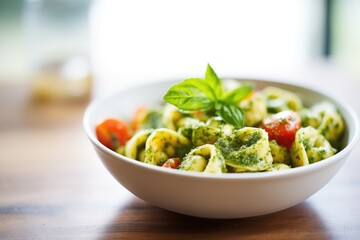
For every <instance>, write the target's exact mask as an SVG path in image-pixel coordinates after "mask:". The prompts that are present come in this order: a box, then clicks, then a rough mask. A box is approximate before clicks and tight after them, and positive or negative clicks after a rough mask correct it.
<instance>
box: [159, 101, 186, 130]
mask: <svg viewBox="0 0 360 240" xmlns="http://www.w3.org/2000/svg"><path fill="white" fill-rule="evenodd" d="M183 118H184V114H183V113H182V112H180V111H179V110H178V109H177V108H176V107H174V106H173V105H170V104H166V106H165V108H164V112H163V116H162V122H163V125H164V127H166V128H169V129H172V130H175V131H176V130H177V129H178V124H179V121H180V120H181V119H183Z"/></svg>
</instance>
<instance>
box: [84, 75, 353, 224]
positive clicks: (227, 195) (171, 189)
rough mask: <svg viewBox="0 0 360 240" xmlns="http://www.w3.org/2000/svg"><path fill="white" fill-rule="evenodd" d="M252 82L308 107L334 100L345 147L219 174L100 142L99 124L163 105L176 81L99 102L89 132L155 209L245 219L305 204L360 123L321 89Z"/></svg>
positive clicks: (88, 117)
mask: <svg viewBox="0 0 360 240" xmlns="http://www.w3.org/2000/svg"><path fill="white" fill-rule="evenodd" d="M247 81H249V80H247ZM252 81H254V84H255V86H256V87H257V88H263V87H265V86H269V85H271V86H278V87H281V88H284V89H288V90H291V91H293V92H296V93H297V94H299V95H300V97H301V98H302V99H303V101H304V104H305V105H312V104H313V103H315V102H319V101H321V100H324V99H326V100H330V101H331V102H333V103H334V104H335V105H336V106H337V107H338V109H339V110H340V112H341V114H342V116H343V117H344V119H345V123H346V128H345V135H344V139H343V143H342V144H343V149H342V150H341V151H340V152H338V153H337V154H336V155H334V156H332V157H330V158H328V159H326V160H323V161H320V162H317V163H315V164H311V165H308V166H303V167H299V168H293V169H290V170H286V171H279V172H261V173H227V174H221V175H216V174H206V173H198V172H186V171H179V170H174V169H167V168H162V167H158V166H153V165H150V164H145V163H142V162H139V161H135V160H133V159H130V158H127V157H124V156H122V155H120V154H117V153H115V152H113V151H111V150H110V149H108V148H106V147H105V146H103V145H102V144H101V143H100V142H99V141H98V140H97V138H96V136H95V126H96V124H98V123H99V122H101V121H102V120H104V119H105V118H108V117H119V118H122V119H124V120H128V119H129V118H130V116H132V114H133V113H134V110H135V108H136V107H137V106H139V105H156V104H160V103H161V102H162V97H163V95H164V94H165V92H166V90H167V89H168V88H169V87H170V86H171V85H172V84H174V83H175V82H158V83H153V84H149V85H143V86H140V87H136V88H132V89H127V90H124V91H120V92H117V93H116V94H114V95H112V96H109V97H106V98H103V99H98V100H96V101H94V102H93V103H91V104H90V106H89V107H88V109H87V110H86V112H85V115H84V119H83V124H84V128H85V131H86V133H87V135H88V137H89V138H90V140H91V142H92V144H93V146H94V147H95V150H96V152H97V154H98V156H99V157H100V159H101V160H102V162H103V164H104V165H105V167H106V168H107V169H108V170H109V172H110V173H111V174H112V175H113V176H114V177H115V179H117V181H118V182H119V183H120V184H122V185H123V186H124V187H125V188H127V189H128V190H129V191H130V192H132V193H133V194H134V195H136V196H137V197H139V198H141V199H143V200H145V201H147V202H149V203H152V204H154V205H156V206H159V207H161V208H164V209H167V210H170V211H173V212H178V213H182V214H186V215H192V216H198V217H205V218H241V217H249V216H257V215H262V214H268V213H272V212H276V211H280V210H283V209H286V208H289V207H291V206H294V205H296V204H298V203H300V202H302V201H304V200H305V199H307V198H308V197H310V196H311V195H313V194H314V193H316V192H317V191H318V190H320V189H321V188H322V187H323V186H324V185H325V184H326V183H327V182H329V180H330V179H331V178H332V177H334V175H335V174H336V173H337V172H338V171H339V170H340V168H341V166H342V164H343V163H344V161H345V159H346V158H347V157H348V155H349V154H350V152H351V151H352V149H353V147H354V145H355V142H356V140H357V137H358V132H359V123H358V119H357V116H356V115H355V114H354V112H353V110H351V109H350V108H349V107H348V105H346V104H344V103H342V102H340V101H338V100H336V99H332V98H331V97H329V96H327V95H326V94H324V93H321V92H319V91H315V90H312V89H309V88H307V87H304V86H294V85H290V84H285V83H278V82H270V81H255V80H252ZM329 201H331V199H330V200H329Z"/></svg>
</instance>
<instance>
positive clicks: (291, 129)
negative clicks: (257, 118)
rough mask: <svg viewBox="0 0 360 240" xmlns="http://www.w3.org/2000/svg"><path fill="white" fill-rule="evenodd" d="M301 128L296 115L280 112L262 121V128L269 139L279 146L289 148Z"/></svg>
mask: <svg viewBox="0 0 360 240" xmlns="http://www.w3.org/2000/svg"><path fill="white" fill-rule="evenodd" d="M300 127H301V119H300V116H299V114H298V113H296V112H293V111H282V112H279V113H277V114H275V115H272V116H270V117H267V118H265V119H264V121H263V123H262V128H264V129H265V131H266V132H267V133H268V134H269V139H271V140H273V139H274V140H275V141H276V142H277V143H278V144H279V145H282V146H284V147H286V148H290V147H291V145H292V143H293V142H294V140H295V134H296V132H297V130H299V128H300Z"/></svg>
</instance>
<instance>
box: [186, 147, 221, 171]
mask: <svg viewBox="0 0 360 240" xmlns="http://www.w3.org/2000/svg"><path fill="white" fill-rule="evenodd" d="M179 169H181V170H186V171H196V172H207V173H226V172H227V169H226V166H225V160H224V158H223V156H222V155H221V153H220V150H219V149H217V148H216V147H215V146H214V145H212V144H205V145H202V146H199V147H196V148H194V149H193V150H192V151H190V152H189V154H187V155H186V156H185V157H184V160H183V162H182V163H181V165H180V167H179Z"/></svg>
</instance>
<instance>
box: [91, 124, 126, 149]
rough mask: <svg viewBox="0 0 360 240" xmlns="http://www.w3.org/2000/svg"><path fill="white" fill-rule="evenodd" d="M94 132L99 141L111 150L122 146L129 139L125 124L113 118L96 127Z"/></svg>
mask: <svg viewBox="0 0 360 240" xmlns="http://www.w3.org/2000/svg"><path fill="white" fill-rule="evenodd" d="M95 132H96V136H97V138H98V139H99V141H100V142H101V143H102V144H104V145H105V146H106V147H108V148H110V149H112V150H116V149H117V148H118V147H120V146H124V145H125V144H126V142H127V141H128V140H129V139H130V137H131V136H130V133H129V128H128V126H127V124H126V122H124V121H122V120H120V119H113V118H109V119H105V120H104V121H103V122H102V123H100V124H99V125H97V126H96V131H95Z"/></svg>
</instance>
